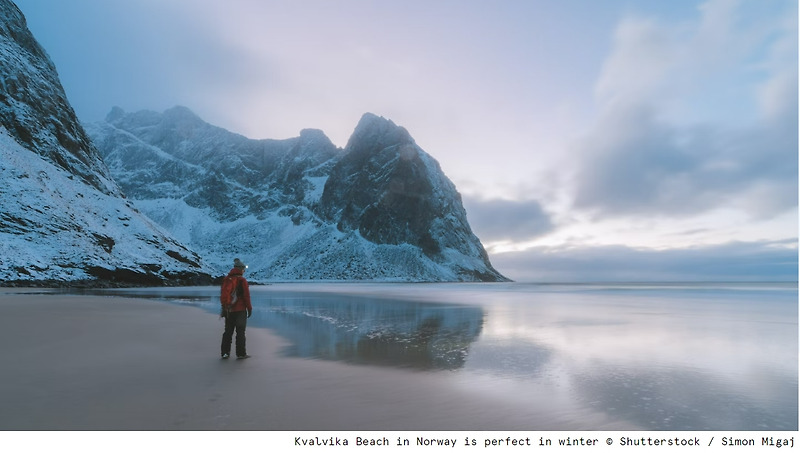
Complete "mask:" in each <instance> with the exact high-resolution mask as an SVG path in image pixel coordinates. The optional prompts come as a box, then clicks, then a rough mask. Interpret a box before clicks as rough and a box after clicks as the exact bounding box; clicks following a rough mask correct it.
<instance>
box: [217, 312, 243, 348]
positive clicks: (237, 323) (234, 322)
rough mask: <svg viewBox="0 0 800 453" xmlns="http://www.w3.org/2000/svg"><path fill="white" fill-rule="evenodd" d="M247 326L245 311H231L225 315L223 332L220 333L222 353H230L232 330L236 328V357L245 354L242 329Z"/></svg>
mask: <svg viewBox="0 0 800 453" xmlns="http://www.w3.org/2000/svg"><path fill="white" fill-rule="evenodd" d="M246 328H247V312H246V311H232V312H229V313H228V314H227V315H226V316H225V332H223V334H222V354H223V355H224V354H230V353H231V341H232V340H233V330H234V329H236V357H242V356H245V355H247V347H246V345H245V338H244V329H246Z"/></svg>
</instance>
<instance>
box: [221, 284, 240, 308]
mask: <svg viewBox="0 0 800 453" xmlns="http://www.w3.org/2000/svg"><path fill="white" fill-rule="evenodd" d="M238 300H239V277H236V276H231V275H228V276H227V277H225V279H224V280H222V288H221V290H220V294H219V301H220V303H221V304H222V309H223V310H225V311H228V310H230V309H231V307H233V305H234V304H235V303H236V302H237V301H238Z"/></svg>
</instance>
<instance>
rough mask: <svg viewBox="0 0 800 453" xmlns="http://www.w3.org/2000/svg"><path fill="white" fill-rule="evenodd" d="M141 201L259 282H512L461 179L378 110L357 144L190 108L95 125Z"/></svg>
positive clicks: (221, 266) (222, 265) (178, 232)
mask: <svg viewBox="0 0 800 453" xmlns="http://www.w3.org/2000/svg"><path fill="white" fill-rule="evenodd" d="M86 127H87V130H88V131H89V134H90V135H91V136H92V138H93V140H94V142H95V143H96V144H97V146H98V148H99V149H100V151H101V153H102V154H103V155H104V159H105V162H106V164H107V165H108V166H109V168H110V170H111V173H112V175H113V176H114V178H115V179H116V180H117V181H118V182H119V184H120V185H121V186H122V188H123V190H124V191H125V192H126V193H127V194H128V195H129V196H130V197H131V198H132V199H134V200H135V203H136V205H137V206H139V207H140V209H142V211H143V212H145V213H146V214H147V215H148V216H149V217H150V218H152V219H153V220H155V221H156V222H157V223H159V224H160V225H161V226H162V227H163V228H165V229H166V230H167V231H169V232H170V233H171V234H172V235H174V236H175V237H176V238H177V239H178V240H180V241H181V242H183V243H185V244H188V245H189V246H190V247H191V248H192V249H194V250H195V251H196V252H197V253H199V254H200V255H202V256H203V257H204V258H205V259H206V261H207V262H208V263H209V264H211V265H213V266H215V267H216V268H217V270H218V271H219V272H223V271H225V270H227V267H228V266H229V264H230V261H231V259H232V257H233V256H234V255H235V256H239V257H241V258H243V259H245V260H246V261H248V264H249V265H250V273H249V274H250V275H251V278H253V279H254V280H260V281H276V280H278V281H280V280H297V279H301V280H312V279H313V280H384V281H498V280H505V277H503V276H502V275H501V274H499V273H498V272H497V271H496V270H495V269H494V268H493V267H492V265H491V263H490V262H489V259H488V256H487V254H486V252H485V250H484V249H483V246H482V245H481V244H480V241H479V240H478V238H477V237H475V235H474V234H473V233H472V231H471V229H470V227H469V224H468V222H467V219H466V213H465V212H464V208H463V207H462V204H461V198H460V195H459V194H458V192H457V191H456V188H455V186H454V185H453V184H452V182H450V180H449V179H447V177H446V176H445V175H444V173H443V172H442V170H441V168H440V167H439V164H438V163H437V162H436V161H435V160H434V159H433V158H432V157H431V156H430V155H428V154H427V153H426V152H425V151H423V150H422V149H421V148H420V147H419V146H417V145H416V143H415V142H414V140H413V139H412V138H411V136H410V134H409V133H408V132H407V131H406V130H405V129H404V128H402V127H399V126H397V125H395V124H394V123H393V122H391V121H389V120H387V119H384V118H381V117H378V116H376V115H372V114H365V115H364V116H363V118H362V119H361V121H360V122H359V124H358V126H357V127H356V129H355V131H354V133H353V135H352V137H351V139H350V141H349V142H348V144H347V146H346V147H345V148H344V149H339V148H337V147H335V146H334V145H333V144H332V143H331V142H330V140H329V139H328V138H327V137H326V136H325V135H324V134H323V133H322V132H321V131H318V130H313V129H307V130H304V131H302V132H301V133H300V136H299V137H296V138H292V139H287V140H251V139H247V138H245V137H242V136H240V135H237V134H234V133H231V132H228V131H226V130H224V129H221V128H218V127H214V126H212V125H209V124H207V123H205V122H204V121H202V120H201V119H200V118H198V117H197V116H196V115H195V114H193V113H192V112H191V111H189V110H188V109H186V108H184V107H176V108H173V109H170V110H167V111H166V112H163V113H156V112H149V111H142V112H136V113H125V112H123V111H122V110H120V109H117V108H115V109H114V110H112V112H111V113H110V114H109V115H108V117H107V119H106V121H104V122H100V123H95V124H90V125H87V126H86Z"/></svg>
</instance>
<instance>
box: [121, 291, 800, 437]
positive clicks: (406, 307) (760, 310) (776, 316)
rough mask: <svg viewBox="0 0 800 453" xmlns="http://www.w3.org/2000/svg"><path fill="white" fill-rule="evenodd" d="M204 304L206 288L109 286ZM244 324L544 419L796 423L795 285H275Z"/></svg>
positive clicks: (301, 351)
mask: <svg viewBox="0 0 800 453" xmlns="http://www.w3.org/2000/svg"><path fill="white" fill-rule="evenodd" d="M118 292H120V293H122V294H125V295H129V296H130V295H137V296H141V297H152V298H157V299H161V300H165V301H169V302H172V303H181V304H191V305H196V306H200V307H202V308H205V309H207V310H208V311H209V312H211V313H217V311H218V289H216V288H168V289H157V290H155V289H148V290H142V289H137V290H122V291H118ZM251 294H252V300H253V305H254V307H255V310H254V314H253V317H252V318H251V320H250V322H249V324H248V325H249V326H250V328H252V327H264V328H268V329H271V330H272V331H274V332H275V333H277V334H278V335H280V336H282V337H284V338H285V339H287V340H288V341H289V346H287V347H286V348H285V349H284V350H283V351H282V353H283V354H284V355H286V356H289V357H302V358H306V359H314V360H320V361H340V362H346V363H350V364H353V365H358V366H373V367H395V368H406V369H412V370H417V371H420V372H430V373H448V374H449V376H450V378H451V379H452V380H453V385H455V386H458V387H459V388H465V387H466V388H467V389H468V390H469V391H474V392H483V393H489V394H492V395H493V396H494V397H496V399H497V400H498V401H504V400H507V401H514V402H516V403H520V402H521V403H524V404H528V405H530V407H540V408H541V410H542V411H543V412H545V411H546V412H547V413H549V414H552V415H553V416H554V417H561V418H565V419H569V418H572V419H575V418H581V417H585V418H586V420H587V425H586V428H591V427H592V425H591V422H589V420H590V419H595V418H597V417H598V414H600V416H602V418H603V419H604V420H610V421H611V422H612V425H613V422H614V421H618V422H619V424H620V425H621V426H632V427H635V428H640V429H647V430H797V428H798V380H797V374H798V324H797V322H798V291H797V284H796V283H792V284H782V283H742V284H700V283H697V284H694V283H693V284H619V285H609V284H585V285H537V284H521V283H509V284H391V283H381V284H350V283H328V284H322V283H321V284H275V285H268V286H254V287H251Z"/></svg>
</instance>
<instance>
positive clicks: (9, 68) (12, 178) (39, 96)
mask: <svg viewBox="0 0 800 453" xmlns="http://www.w3.org/2000/svg"><path fill="white" fill-rule="evenodd" d="M0 17H2V20H0V285H46V286H64V285H72V284H80V285H131V284H148V285H152V284H159V285H162V284H176V283H187V282H192V283H196V282H202V281H210V275H209V272H210V271H211V270H210V268H208V267H206V266H205V264H203V263H202V261H201V259H200V257H199V256H198V255H196V254H195V253H194V252H192V251H190V250H188V249H187V248H186V247H185V246H183V245H181V244H180V243H178V242H177V241H175V240H174V239H172V238H170V237H169V236H167V235H165V234H164V232H163V231H162V230H161V229H160V228H158V227H157V226H155V225H154V224H153V223H152V222H151V221H150V220H149V219H148V218H146V217H144V216H143V215H141V214H140V213H139V211H138V210H136V209H135V208H134V207H133V205H132V204H131V203H130V201H128V200H126V199H124V197H123V195H122V192H121V190H120V189H119V186H118V185H117V184H116V183H115V182H114V181H113V179H112V178H111V176H110V174H109V171H108V168H107V167H106V166H105V164H104V163H103V161H102V159H101V157H100V154H99V152H98V151H97V149H96V148H95V146H94V145H93V144H92V142H91V141H90V139H89V137H88V135H87V134H86V132H85V130H84V128H83V127H82V126H81V125H80V123H79V122H78V120H77V118H76V117H75V113H74V111H73V109H72V107H71V106H70V104H69V102H68V101H67V98H66V95H65V93H64V90H63V88H62V86H61V83H60V81H59V79H58V74H57V73H56V69H55V67H54V65H53V63H52V62H51V61H50V59H49V58H48V56H47V54H46V53H45V51H44V50H43V49H42V47H41V46H40V45H39V44H38V43H37V42H36V40H35V39H34V37H33V36H32V35H31V33H30V31H29V30H28V29H27V25H26V22H25V18H24V16H23V15H22V13H21V12H20V11H19V9H18V8H17V7H16V5H14V4H13V3H11V2H10V1H8V0H0Z"/></svg>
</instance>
